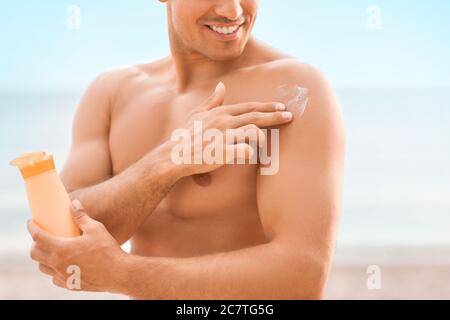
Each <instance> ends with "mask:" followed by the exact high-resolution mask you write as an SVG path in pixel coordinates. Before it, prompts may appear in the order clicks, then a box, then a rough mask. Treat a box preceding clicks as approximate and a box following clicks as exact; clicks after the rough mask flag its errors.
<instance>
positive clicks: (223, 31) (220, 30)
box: [208, 25, 241, 35]
mask: <svg viewBox="0 0 450 320" xmlns="http://www.w3.org/2000/svg"><path fill="white" fill-rule="evenodd" d="M208 27H209V28H210V29H211V30H212V31H214V32H217V33H220V34H225V35H227V34H232V33H235V32H236V31H237V30H238V29H239V28H240V27H241V25H236V26H230V27H219V26H214V25H208Z"/></svg>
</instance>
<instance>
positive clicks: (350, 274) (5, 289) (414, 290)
mask: <svg viewBox="0 0 450 320" xmlns="http://www.w3.org/2000/svg"><path fill="white" fill-rule="evenodd" d="M370 265H377V266H378V267H379V270H380V271H381V281H380V285H381V287H380V288H379V289H378V290H373V289H372V290H371V289H369V288H368V287H367V279H368V277H369V276H370V275H368V274H367V268H368V266H370ZM325 298H326V299H331V300H334V299H450V248H389V249H386V248H350V249H340V250H338V252H337V254H336V258H335V262H334V265H333V268H332V271H331V274H330V278H329V282H328V286H327V290H326V297H325ZM0 299H63V300H64V299H128V297H126V296H122V295H112V294H107V293H85V292H71V291H67V290H63V289H60V288H58V287H55V286H53V284H52V283H51V280H50V278H49V277H48V276H46V275H43V274H41V273H39V272H38V270H37V265H36V264H35V263H34V262H33V261H31V260H29V259H28V257H27V256H26V255H23V254H22V255H9V256H0Z"/></svg>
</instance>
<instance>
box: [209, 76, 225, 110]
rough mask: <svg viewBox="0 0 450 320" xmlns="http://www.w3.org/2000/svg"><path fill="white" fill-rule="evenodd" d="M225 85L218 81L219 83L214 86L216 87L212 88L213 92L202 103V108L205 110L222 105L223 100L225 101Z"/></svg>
mask: <svg viewBox="0 0 450 320" xmlns="http://www.w3.org/2000/svg"><path fill="white" fill-rule="evenodd" d="M226 91H227V89H226V87H225V85H224V84H223V82H222V81H221V82H219V84H218V85H217V86H216V89H215V90H214V92H213V94H212V95H211V96H210V97H209V98H208V99H207V100H206V101H205V103H204V109H205V110H211V109H213V108H215V107H219V106H221V105H223V102H224V101H225V94H226Z"/></svg>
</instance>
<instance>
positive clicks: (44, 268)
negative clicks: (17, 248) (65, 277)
mask: <svg viewBox="0 0 450 320" xmlns="http://www.w3.org/2000/svg"><path fill="white" fill-rule="evenodd" d="M39 271H41V272H42V273H44V274H46V275H49V276H52V277H54V276H55V275H56V272H55V270H53V268H51V267H49V266H47V265H45V264H43V263H39Z"/></svg>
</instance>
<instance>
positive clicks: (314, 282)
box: [286, 255, 329, 300]
mask: <svg viewBox="0 0 450 320" xmlns="http://www.w3.org/2000/svg"><path fill="white" fill-rule="evenodd" d="M286 269H287V272H286V274H287V275H289V282H290V287H291V290H289V292H290V294H289V295H290V297H289V299H293V300H323V299H324V297H325V289H326V285H327V280H328V274H329V261H328V259H326V258H323V257H318V256H311V255H308V256H304V255H302V257H300V258H294V259H289V261H288V262H287V263H286Z"/></svg>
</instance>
